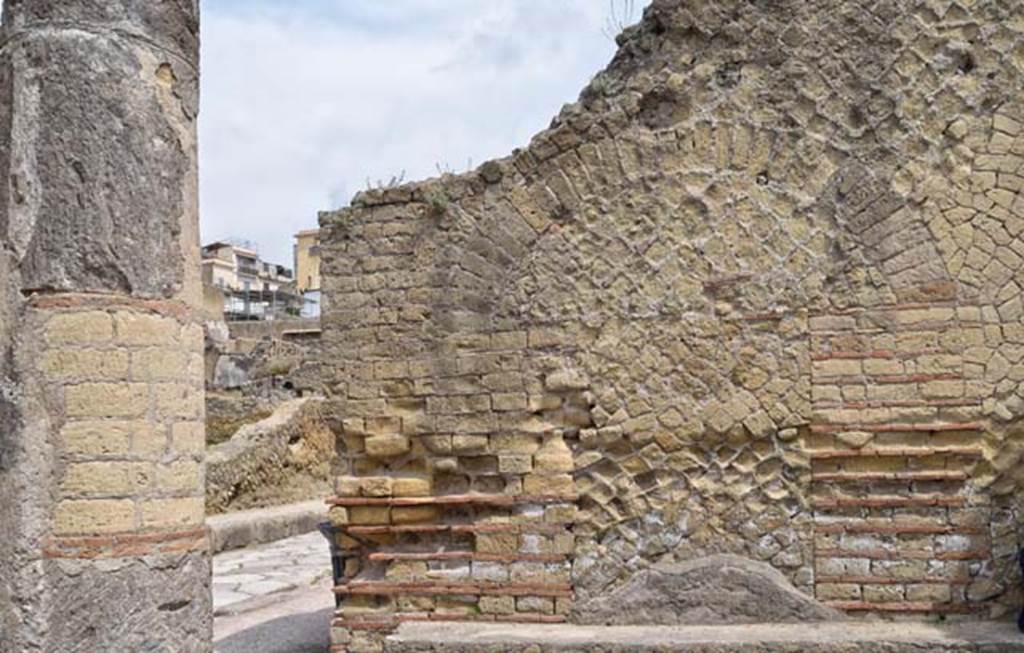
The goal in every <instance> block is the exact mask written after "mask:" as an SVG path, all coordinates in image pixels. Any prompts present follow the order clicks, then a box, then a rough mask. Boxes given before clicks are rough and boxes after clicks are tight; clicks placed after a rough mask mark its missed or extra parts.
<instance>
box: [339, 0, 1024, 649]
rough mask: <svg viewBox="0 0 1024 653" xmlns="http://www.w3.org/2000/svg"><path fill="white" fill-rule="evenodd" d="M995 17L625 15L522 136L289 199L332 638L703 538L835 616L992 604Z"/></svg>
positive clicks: (864, 2) (1006, 46)
mask: <svg viewBox="0 0 1024 653" xmlns="http://www.w3.org/2000/svg"><path fill="white" fill-rule="evenodd" d="M1022 31H1024V5H1021V4H1020V3H1017V2H1013V1H1011V0H1004V1H1000V0H986V1H984V2H976V3H958V2H953V1H952V0H884V1H881V2H879V1H876V0H845V1H843V2H834V1H832V0H828V1H826V0H810V1H808V0H782V1H780V2H747V1H742V2H741V1H740V0H726V1H724V2H723V1H716V2H710V1H701V0H654V2H653V4H652V6H651V7H650V8H648V9H647V11H646V12H645V15H644V19H643V21H642V22H641V24H640V25H639V26H637V27H634V28H630V29H628V30H627V31H626V32H625V33H624V34H623V35H622V36H621V37H620V45H621V48H620V50H619V52H618V54H617V55H616V57H615V59H614V60H613V61H612V63H611V64H610V66H609V67H608V68H607V69H606V70H605V71H603V72H601V73H599V74H598V75H597V76H596V77H595V78H594V80H593V82H592V83H591V84H590V85H589V86H588V87H587V88H586V89H585V90H584V91H583V93H582V95H581V97H580V100H579V102H577V103H576V104H572V105H568V106H566V107H565V108H564V109H563V110H562V112H561V113H560V114H559V116H558V117H557V118H556V119H555V120H554V121H553V122H552V125H551V127H550V128H549V129H548V130H545V131H544V132H542V133H541V134H539V135H537V136H536V137H535V138H534V139H533V141H532V142H531V143H530V145H529V147H528V148H525V149H523V150H520V151H517V152H515V153H514V154H513V155H512V156H510V157H509V158H506V159H501V160H497V161H492V162H489V163H486V164H484V165H483V166H481V167H480V168H479V169H478V170H477V171H476V172H474V173H472V174H467V175H463V176H458V177H452V176H446V177H443V178H441V179H437V180H431V181H428V182H424V183H421V184H416V185H411V186H402V187H398V188H390V189H384V190H380V191H373V192H367V193H363V194H360V195H359V196H357V197H356V199H355V200H354V201H353V206H352V208H349V209H345V210H342V211H339V212H335V213H325V214H323V216H322V218H321V225H322V227H323V228H324V232H323V233H324V238H323V244H324V257H323V263H322V265H323V271H324V275H325V278H324V287H325V292H326V293H327V295H328V297H329V304H328V306H329V309H328V310H327V312H326V313H325V314H324V316H323V328H324V335H323V339H324V351H325V357H324V358H325V361H324V363H325V364H324V367H325V369H326V368H328V367H329V366H333V372H332V374H333V375H332V377H331V378H332V379H333V385H332V386H331V388H330V389H331V391H332V392H333V396H334V399H335V409H336V411H337V412H338V414H339V415H340V416H343V417H344V418H345V434H344V437H343V438H342V440H341V441H340V442H339V446H340V447H341V449H342V460H343V461H344V463H343V467H342V468H341V469H340V474H339V480H338V484H337V489H338V494H339V498H338V499H337V500H336V501H335V503H336V505H337V508H336V509H335V510H334V511H333V517H334V521H335V523H336V524H337V525H338V526H339V528H340V529H341V530H342V532H343V535H342V536H341V543H342V545H343V546H344V547H346V550H347V555H348V559H347V566H346V570H347V575H348V577H349V579H348V581H347V582H346V583H345V584H344V585H342V586H341V587H340V588H339V589H338V591H339V593H341V594H343V595H345V596H346V597H348V598H347V599H346V601H345V604H344V606H343V607H342V609H341V610H340V611H339V620H338V621H337V626H338V628H337V630H336V633H335V635H336V637H335V641H336V642H337V643H338V644H339V646H343V645H345V643H346V642H348V645H350V646H352V647H353V650H357V649H358V648H359V647H360V646H369V647H371V648H372V646H373V640H372V638H367V636H366V635H365V633H366V632H369V630H371V629H374V628H377V629H380V628H389V627H390V626H391V625H393V624H394V623H396V622H397V621H401V620H415V619H429V618H437V617H438V616H439V615H444V616H445V617H454V618H461V619H487V620H512V621H531V620H532V621H557V620H560V619H565V618H567V617H570V616H571V610H572V608H571V601H570V599H571V598H574V599H575V600H576V601H577V602H579V601H584V602H585V601H589V600H591V599H594V598H595V597H599V596H601V595H602V594H604V593H606V592H607V591H609V590H611V589H612V588H615V587H619V586H621V585H622V584H623V583H624V582H625V581H626V580H627V579H628V578H630V577H631V576H632V575H633V574H634V573H635V572H636V571H637V570H639V569H642V568H645V567H646V566H648V565H650V564H651V563H653V562H671V561H674V560H676V561H678V560H688V559H692V558H695V557H699V556H706V555H709V554H715V553H729V554H738V555H742V556H745V557H749V558H753V559H756V560H761V561H766V562H768V563H769V564H771V565H772V566H773V567H775V568H776V569H778V570H779V571H781V572H782V573H783V574H785V575H786V576H787V577H788V578H789V579H790V581H791V582H792V583H793V584H794V585H795V586H796V587H797V588H798V589H800V590H802V591H803V592H805V593H807V594H809V595H812V596H815V597H817V598H818V599H820V600H822V601H825V602H827V603H829V604H830V605H831V606H833V607H836V608H840V609H844V610H848V611H852V612H857V613H862V612H867V613H876V614H890V613H912V614H936V613H951V612H952V613H961V612H966V613H970V614H974V615H982V616H998V615H1001V614H1003V613H1005V612H1006V610H1007V606H1008V605H1011V604H1013V603H1015V602H1018V601H1019V600H1020V594H1019V592H1018V591H1017V589H1016V588H1017V587H1018V586H1019V580H1020V579H1019V572H1018V571H1017V569H1016V562H1015V560H1016V551H1017V547H1018V545H1019V543H1020V539H1021V530H1022V524H1024V522H1022V519H1024V515H1022V513H1021V509H1020V505H1021V499H1022V498H1024V497H1022V492H1021V487H1022V486H1021V483H1022V480H1024V465H1022V461H1021V452H1022V447H1024V439H1022V434H1024V425H1022V423H1021V417H1022V415H1024V385H1021V381H1022V380H1024V376H1022V374H1024V373H1022V372H1021V370H1022V369H1024V367H1022V366H1021V361H1022V358H1024V323H1022V316H1024V304H1022V299H1021V287H1020V286H1021V284H1022V283H1024V270H1022V266H1024V258H1022V257H1024V239H1022V238H1021V235H1020V234H1021V231H1022V230H1024V199H1022V198H1021V196H1020V195H1019V191H1020V190H1021V188H1022V187H1024V172H1021V168H1022V165H1024V104H1022V102H1021V99H1022V98H1021V92H1022V81H1024V45H1022V43H1024V40H1022V38H1021V37H1022V34H1021V32H1022ZM1018 173H1020V176H1018ZM346 628H347V629H346ZM353 628H355V629H356V631H355V634H354V635H353V634H352V632H350V631H351V629H353ZM353 638H354V639H353Z"/></svg>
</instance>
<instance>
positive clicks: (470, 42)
mask: <svg viewBox="0 0 1024 653" xmlns="http://www.w3.org/2000/svg"><path fill="white" fill-rule="evenodd" d="M203 12H204V13H203V97H202V100H203V104H202V110H201V114H200V166H201V167H200V176H201V208H202V212H201V215H202V231H203V238H204V240H210V239H213V238H221V237H226V236H238V237H242V238H248V239H251V240H253V241H255V242H256V243H258V244H259V246H260V250H261V253H262V254H263V255H264V257H266V258H268V259H270V260H274V261H278V262H282V263H288V264H290V262H291V242H292V240H291V236H292V234H293V233H294V232H296V231H298V230H299V229H303V228H309V227H313V226H315V221H316V212H317V211H318V210H322V209H330V208H338V207H340V206H343V205H345V204H347V202H348V201H349V199H351V196H352V195H353V194H354V193H355V192H356V191H357V190H360V189H361V188H363V187H365V183H366V179H367V178H370V179H372V180H377V179H384V180H387V179H388V178H390V177H391V176H392V175H397V174H399V173H400V172H401V171H403V170H404V171H405V178H406V180H413V179H419V178H423V177H427V176H432V175H434V174H436V166H437V165H438V164H440V165H442V166H445V165H447V166H450V167H451V168H452V169H453V170H456V171H461V170H463V169H465V168H466V166H467V161H468V160H469V159H472V161H473V163H474V165H477V164H479V163H481V162H483V161H485V160H487V159H489V158H493V157H496V156H502V155H504V154H506V153H508V152H509V151H510V150H511V149H512V148H513V147H517V146H521V145H524V144H525V143H526V142H527V141H528V140H529V138H530V136H531V135H532V134H533V133H535V132H536V131H538V130H540V129H542V128H543V127H545V126H546V125H547V124H548V122H549V121H550V119H551V118H552V116H554V115H555V114H556V113H557V112H558V109H559V108H560V107H561V105H562V104H564V103H565V102H570V101H573V100H575V99H576V96H577V94H578V92H579V90H580V89H581V88H582V87H583V85H584V84H585V83H586V82H587V81H588V80H589V79H590V77H591V76H592V75H593V74H594V73H596V72H597V71H598V70H600V69H601V68H602V67H603V66H604V65H605V64H606V63H607V61H608V60H609V59H610V57H611V55H612V54H613V53H614V44H613V43H612V42H611V41H610V40H609V39H608V38H607V37H606V36H605V35H604V34H603V33H602V28H603V27H604V24H605V20H606V17H607V14H608V7H607V4H606V3H605V2H604V0H388V1H386V2H385V1H383V0H334V1H328V0H302V1H295V2H285V1H284V0H204V4H203Z"/></svg>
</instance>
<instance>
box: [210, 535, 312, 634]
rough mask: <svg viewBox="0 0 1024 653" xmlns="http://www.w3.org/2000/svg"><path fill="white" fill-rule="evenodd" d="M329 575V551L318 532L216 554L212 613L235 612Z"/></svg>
mask: <svg viewBox="0 0 1024 653" xmlns="http://www.w3.org/2000/svg"><path fill="white" fill-rule="evenodd" d="M330 576H331V556H330V550H329V548H328V544H327V540H325V539H324V537H323V536H322V535H321V534H320V533H319V532H314V533H307V534H305V535H298V536H296V537H290V538H288V539H284V540H280V541H278V542H273V543H271V544H263V545H259V546H255V547H251V548H247V549H237V550H234V551H227V552H224V553H219V554H217V555H215V556H214V557H213V607H214V614H215V615H223V614H228V613H231V612H238V611H240V610H244V609H245V608H246V607H251V603H250V602H252V601H253V600H254V599H259V598H262V597H267V596H270V595H273V594H277V593H279V592H285V591H288V590H293V589H298V588H307V587H312V586H313V585H315V584H316V583H317V581H319V580H321V579H324V578H327V579H329V578H330ZM327 594H328V596H329V595H330V590H327Z"/></svg>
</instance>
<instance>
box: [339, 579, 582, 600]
mask: <svg viewBox="0 0 1024 653" xmlns="http://www.w3.org/2000/svg"><path fill="white" fill-rule="evenodd" d="M334 593H335V594H370V595H391V594H405V595H420V596H424V595H427V596H429V595H434V594H446V595H464V596H547V597H556V598H572V586H571V585H569V584H568V583H555V584H544V583H484V582H481V583H448V582H443V581H437V582H427V581H423V582H408V583H393V582H389V581H352V582H350V583H346V584H344V585H338V586H336V587H335V588H334Z"/></svg>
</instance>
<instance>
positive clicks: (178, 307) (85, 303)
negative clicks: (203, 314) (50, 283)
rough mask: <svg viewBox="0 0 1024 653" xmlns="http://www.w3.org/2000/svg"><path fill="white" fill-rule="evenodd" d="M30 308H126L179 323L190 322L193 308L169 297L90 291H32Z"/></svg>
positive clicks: (192, 318)
mask: <svg viewBox="0 0 1024 653" xmlns="http://www.w3.org/2000/svg"><path fill="white" fill-rule="evenodd" d="M28 305H29V306H30V307H31V308H38V309H44V310H52V309H61V308H88V309H94V310H110V309H128V310H136V311H146V312H149V313H154V314H156V315H161V316H164V317H172V318H174V319H176V320H178V321H179V322H193V321H195V320H194V317H195V309H193V308H192V307H191V306H189V305H188V304H186V303H185V302H181V301H177V300H169V299H139V298H137V297H126V296H124V295H100V294H91V293H54V294H34V295H32V296H31V297H29V299H28Z"/></svg>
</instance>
